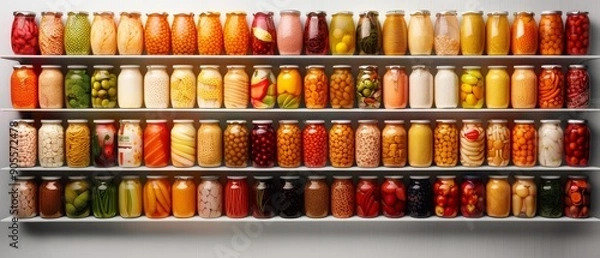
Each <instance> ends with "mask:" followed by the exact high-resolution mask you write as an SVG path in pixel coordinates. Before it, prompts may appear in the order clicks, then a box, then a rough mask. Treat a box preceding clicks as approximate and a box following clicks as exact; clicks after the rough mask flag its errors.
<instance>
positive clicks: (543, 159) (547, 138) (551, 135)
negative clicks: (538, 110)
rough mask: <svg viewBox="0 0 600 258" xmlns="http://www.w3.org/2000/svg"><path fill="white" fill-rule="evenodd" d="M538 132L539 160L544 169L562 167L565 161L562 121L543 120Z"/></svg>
mask: <svg viewBox="0 0 600 258" xmlns="http://www.w3.org/2000/svg"><path fill="white" fill-rule="evenodd" d="M540 122H541V124H542V125H541V126H540V129H539V130H538V139H539V141H538V149H539V151H538V160H539V162H540V165H541V166H543V167H560V165H561V164H562V160H563V151H564V147H563V144H564V132H563V129H562V128H561V127H560V123H561V122H560V120H542V121H540Z"/></svg>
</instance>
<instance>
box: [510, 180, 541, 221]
mask: <svg viewBox="0 0 600 258" xmlns="http://www.w3.org/2000/svg"><path fill="white" fill-rule="evenodd" d="M533 179H534V177H533V176H521V175H517V176H515V181H514V183H513V184H512V215H513V216H516V217H521V218H532V217H534V216H535V214H536V212H537V193H538V189H537V186H536V185H535V182H533Z"/></svg>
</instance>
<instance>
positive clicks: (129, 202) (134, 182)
mask: <svg viewBox="0 0 600 258" xmlns="http://www.w3.org/2000/svg"><path fill="white" fill-rule="evenodd" d="M118 196H119V215H120V216H121V217H123V218H137V217H139V216H141V215H142V209H143V205H144V194H143V186H142V183H141V182H140V176H122V177H121V183H120V184H119V194H118Z"/></svg>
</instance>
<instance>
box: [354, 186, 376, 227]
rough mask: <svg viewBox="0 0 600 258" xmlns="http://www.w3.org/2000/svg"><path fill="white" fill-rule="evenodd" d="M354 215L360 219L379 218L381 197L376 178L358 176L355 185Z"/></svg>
mask: <svg viewBox="0 0 600 258" xmlns="http://www.w3.org/2000/svg"><path fill="white" fill-rule="evenodd" d="M355 196H356V202H355V203H356V215H357V216H358V217H361V218H374V217H377V216H379V211H380V209H381V205H380V204H381V195H380V192H379V187H378V185H377V176H359V177H358V182H357V183H356V195H355Z"/></svg>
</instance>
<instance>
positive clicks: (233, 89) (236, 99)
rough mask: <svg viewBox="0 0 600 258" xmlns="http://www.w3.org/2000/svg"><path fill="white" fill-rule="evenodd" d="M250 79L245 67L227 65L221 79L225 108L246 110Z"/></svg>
mask: <svg viewBox="0 0 600 258" xmlns="http://www.w3.org/2000/svg"><path fill="white" fill-rule="evenodd" d="M249 86H250V77H248V74H247V73H246V66H245V65H228V66H227V73H226V74H225V76H224V77H223V103H224V104H225V108H246V107H248V100H249V99H250V92H249V91H250V87H249Z"/></svg>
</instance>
